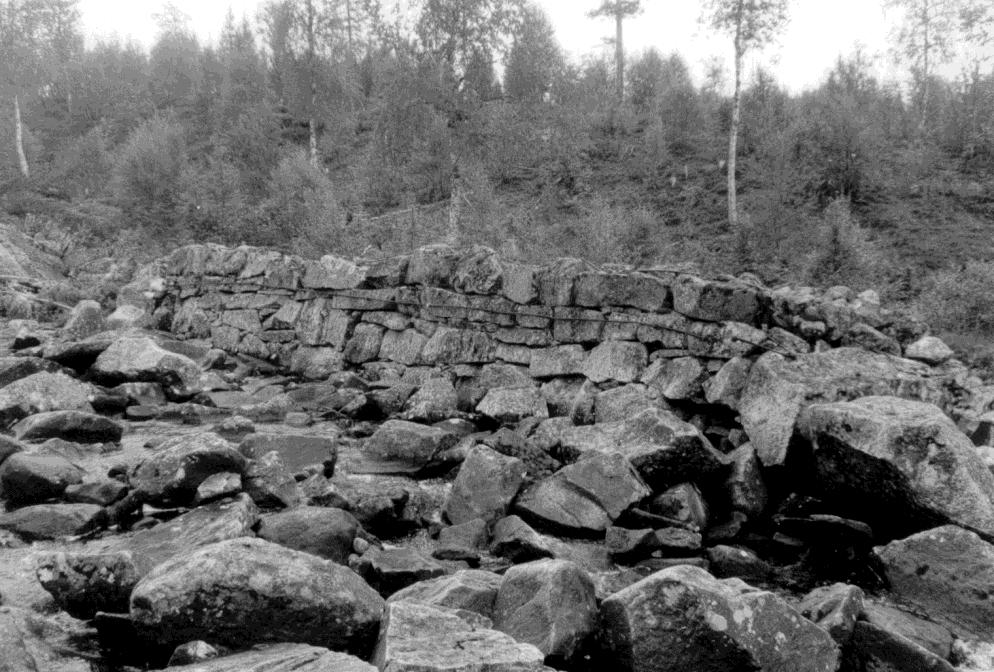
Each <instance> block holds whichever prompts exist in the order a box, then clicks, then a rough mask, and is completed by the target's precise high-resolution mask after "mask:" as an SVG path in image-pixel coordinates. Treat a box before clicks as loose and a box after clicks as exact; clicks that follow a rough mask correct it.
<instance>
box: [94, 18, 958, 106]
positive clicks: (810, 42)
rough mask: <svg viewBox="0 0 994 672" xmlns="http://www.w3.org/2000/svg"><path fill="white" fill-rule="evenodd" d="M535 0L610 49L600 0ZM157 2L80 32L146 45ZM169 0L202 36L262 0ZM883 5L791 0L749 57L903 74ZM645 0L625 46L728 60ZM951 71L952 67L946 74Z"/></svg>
mask: <svg viewBox="0 0 994 672" xmlns="http://www.w3.org/2000/svg"><path fill="white" fill-rule="evenodd" d="M401 1H403V0H401ZM451 1H453V2H457V1H458V0H451ZM537 2H538V4H540V5H541V6H542V7H543V8H544V9H545V10H546V12H548V14H549V16H550V18H551V19H552V22H553V25H554V26H555V28H556V32H557V35H558V37H559V41H560V43H561V44H562V45H563V47H564V48H565V49H566V50H567V51H568V52H569V53H570V54H572V55H573V56H574V57H577V58H578V57H579V56H580V55H582V54H585V53H591V52H594V51H596V50H598V49H609V48H610V47H607V46H605V45H604V43H603V41H602V40H603V38H605V37H610V36H612V35H613V31H614V25H613V22H612V21H610V20H606V19H589V18H587V16H586V14H587V12H588V11H589V10H590V9H592V8H594V7H596V6H597V5H599V4H600V2H599V0H537ZM162 4H163V2H161V1H160V0H81V2H80V8H81V11H82V15H83V27H84V31H85V32H86V34H87V36H88V37H89V38H90V39H91V41H92V40H93V39H96V38H99V37H109V36H112V35H117V36H119V37H121V38H128V37H131V38H134V39H135V40H137V41H138V42H139V43H141V44H144V45H145V46H149V45H150V44H151V43H152V41H153V40H154V37H155V31H156V27H155V21H154V19H153V18H152V17H153V15H154V14H156V13H158V12H159V11H160V9H161V7H162ZM173 4H175V5H176V6H177V7H179V8H180V9H181V10H182V11H184V12H185V13H186V14H188V15H189V16H190V17H191V19H192V22H193V27H194V29H195V30H196V31H197V34H198V35H199V37H200V38H201V39H202V40H203V41H207V42H209V41H212V40H213V39H214V38H215V37H216V36H217V34H218V32H219V31H220V27H221V24H222V21H223V20H224V16H225V14H226V12H227V11H228V8H229V7H230V8H231V9H232V10H233V11H234V12H235V15H236V17H241V16H242V15H246V16H248V17H249V18H250V19H251V18H254V16H255V13H256V9H257V7H258V6H259V4H260V0H173ZM882 4H883V3H882V1H881V0H831V1H830V2H825V1H824V0H793V2H792V7H791V23H790V24H789V26H788V28H787V30H786V31H785V32H784V33H783V35H782V36H781V39H780V41H779V44H778V45H775V46H773V47H771V48H768V49H767V50H765V51H764V52H763V53H760V54H756V55H755V56H754V57H753V58H752V59H751V64H752V65H755V64H757V63H762V64H764V65H766V66H768V67H769V68H770V69H771V70H772V71H773V72H774V74H775V75H776V76H777V78H778V80H779V81H780V82H781V84H783V85H784V86H786V87H787V88H788V89H789V90H791V91H794V92H797V91H801V90H803V89H805V88H809V87H813V86H816V85H817V84H819V83H820V82H821V81H822V80H823V79H824V77H825V74H826V73H827V72H828V70H830V69H831V67H832V65H833V64H834V62H835V60H836V58H837V57H838V56H839V55H840V54H841V55H848V54H850V53H852V51H853V50H854V48H855V47H856V45H857V44H859V45H862V46H863V48H864V51H865V52H866V53H867V54H868V55H870V56H876V57H878V60H877V73H876V74H877V75H878V77H880V78H881V79H885V80H890V79H896V78H900V77H903V76H904V74H903V73H904V70H903V69H902V68H901V67H900V66H898V65H896V64H895V63H894V60H893V57H892V56H891V52H890V42H889V36H890V34H891V31H892V29H893V26H894V25H895V23H896V21H897V20H898V16H897V15H896V14H895V12H893V11H890V12H886V13H885V11H884V10H883V8H882ZM644 5H645V7H646V10H645V12H644V13H642V14H641V15H639V16H637V17H634V18H633V19H630V20H629V21H628V22H626V25H625V42H626V50H627V51H629V52H630V53H631V52H636V51H639V50H642V49H645V48H647V47H656V48H657V49H659V50H660V51H662V52H663V53H664V54H666V53H669V52H672V51H676V52H679V53H680V54H682V55H683V57H684V58H685V59H686V60H687V62H688V64H689V65H690V66H691V69H692V71H693V72H694V73H695V75H697V76H698V78H700V75H701V74H702V73H703V71H704V63H705V62H706V61H707V60H708V59H709V58H711V57H714V56H717V57H720V58H721V59H722V60H723V62H725V63H726V64H730V62H731V54H730V51H731V46H730V40H728V39H726V38H724V37H721V36H717V35H714V34H712V33H710V32H709V31H708V30H706V29H704V28H702V27H701V26H700V25H699V23H698V16H699V13H700V3H699V2H696V1H695V0H645V2H644ZM955 72H956V68H955V67H954V66H951V71H950V73H949V74H955Z"/></svg>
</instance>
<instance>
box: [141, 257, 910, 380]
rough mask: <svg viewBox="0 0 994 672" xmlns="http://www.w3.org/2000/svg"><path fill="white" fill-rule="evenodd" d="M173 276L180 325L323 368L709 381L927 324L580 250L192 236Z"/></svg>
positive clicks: (166, 311) (802, 292) (168, 307)
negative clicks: (521, 255)
mask: <svg viewBox="0 0 994 672" xmlns="http://www.w3.org/2000/svg"><path fill="white" fill-rule="evenodd" d="M161 271H162V273H163V275H164V278H165V279H166V289H165V295H164V297H163V298H160V300H159V305H160V317H161V316H162V315H165V316H167V318H166V319H167V320H171V321H169V322H168V324H169V326H170V329H171V331H173V332H174V333H175V334H177V335H179V336H182V337H189V338H209V339H210V340H211V342H212V343H213V344H214V345H215V346H216V347H218V348H220V349H223V350H225V351H227V352H230V353H240V354H244V355H251V356H254V357H259V358H264V359H267V360H270V361H273V362H277V363H279V364H281V365H284V366H287V367H289V368H291V369H293V370H294V371H296V372H300V373H306V372H309V373H313V374H315V375H317V376H319V375H320V372H321V370H322V369H324V370H328V371H330V370H334V369H336V368H338V367H340V366H342V365H353V366H361V367H364V368H366V369H367V370H369V369H376V368H377V367H382V366H388V365H391V364H396V365H401V366H405V367H408V366H444V365H461V364H466V365H480V364H488V363H494V362H506V363H510V364H516V365H522V366H527V367H529V371H530V373H531V374H532V375H533V376H534V377H537V378H546V377H552V376H564V375H585V376H587V377H588V378H589V379H591V380H593V381H595V382H605V381H609V380H614V381H617V382H621V383H626V382H633V381H637V380H639V379H640V378H642V377H643V376H645V375H646V372H647V370H649V369H652V367H653V366H655V367H656V368H659V367H660V366H663V365H664V364H665V363H667V362H672V361H673V360H679V359H681V358H686V357H693V358H695V359H696V360H697V361H699V362H700V363H701V364H702V365H703V366H704V369H705V371H704V372H703V373H702V375H705V374H707V373H716V372H717V371H718V370H719V369H720V368H721V366H722V364H723V363H724V362H726V361H728V360H731V359H734V358H737V357H751V356H756V355H759V354H762V353H764V352H774V353H779V354H781V355H783V356H785V357H788V358H789V357H794V356H796V355H799V354H803V353H808V352H812V351H815V350H819V351H823V350H827V349H831V348H833V347H839V346H858V347H861V348H863V349H866V350H870V351H875V352H881V353H887V354H891V355H897V356H901V355H908V354H909V353H908V352H907V348H908V347H909V346H910V345H911V344H912V343H914V342H915V341H916V340H917V339H918V337H920V336H921V335H922V334H923V333H924V332H925V328H924V325H921V324H918V323H915V322H913V321H909V320H907V319H904V318H901V317H899V316H897V315H894V314H892V313H890V312H889V311H887V310H885V309H884V308H882V307H881V305H880V302H879V299H878V298H877V296H876V294H875V293H874V292H872V291H871V292H864V293H862V294H859V295H855V294H854V293H853V292H851V291H850V290H848V289H847V288H844V287H839V288H833V289H831V290H828V291H826V292H816V291H815V290H812V289H810V288H784V289H776V290H773V289H769V288H767V287H764V286H762V284H761V283H759V282H758V281H757V280H756V279H755V278H752V277H749V276H748V275H744V276H742V277H740V278H735V277H731V276H725V277H719V278H704V277H700V276H697V275H693V274H689V273H683V272H679V271H674V270H668V269H662V268H654V269H644V270H631V269H621V268H600V267H595V266H593V265H591V264H588V263H586V262H583V261H581V260H578V259H559V260H556V261H554V262H552V263H550V264H548V265H545V266H532V265H526V264H520V263H515V262H509V261H506V260H502V259H500V258H499V257H498V256H497V255H496V254H495V253H494V252H493V251H492V250H489V249H486V248H473V249H469V250H455V249H452V248H450V247H447V246H444V245H436V246H430V247H424V248H421V249H418V250H416V251H415V252H414V253H413V254H411V255H409V256H399V257H391V258H387V259H379V260H373V261H367V262H363V261H359V262H353V261H349V260H346V259H341V258H336V257H330V256H326V257H323V258H322V259H320V260H307V259H302V258H299V257H296V256H291V255H284V254H280V253H277V252H273V251H268V250H262V249H257V248H249V247H238V248H226V247H221V246H215V245H193V246H187V247H184V248H181V249H179V250H177V251H176V252H175V253H173V254H172V255H170V256H169V257H167V258H166V259H164V260H163V262H162V268H161ZM911 355H912V356H913V355H914V353H911ZM661 362H662V364H661Z"/></svg>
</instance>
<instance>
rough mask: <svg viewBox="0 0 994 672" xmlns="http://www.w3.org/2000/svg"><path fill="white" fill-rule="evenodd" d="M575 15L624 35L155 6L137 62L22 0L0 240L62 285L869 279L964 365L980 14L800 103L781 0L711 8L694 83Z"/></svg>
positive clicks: (5, 132)
mask: <svg viewBox="0 0 994 672" xmlns="http://www.w3.org/2000/svg"><path fill="white" fill-rule="evenodd" d="M645 1H646V2H652V1H654V0H645ZM598 2H599V3H600V4H598ZM587 4H589V7H584V8H582V9H578V11H589V20H590V21H599V22H601V24H602V25H603V26H604V30H605V35H609V36H610V37H611V40H612V41H613V46H612V47H611V48H610V49H607V50H603V51H598V52H597V53H593V54H588V55H586V56H584V57H583V58H582V59H575V58H569V57H567V55H566V54H565V52H564V51H563V49H562V48H561V46H560V44H559V42H558V41H557V38H556V35H555V31H554V29H553V26H552V24H551V22H550V20H549V18H548V17H547V16H546V15H545V14H544V13H543V11H542V9H541V8H540V7H539V6H537V5H535V4H532V3H530V2H528V1H527V0H458V1H456V0H410V1H409V2H399V3H389V2H387V1H386V0H384V1H383V2H379V1H378V0H265V1H264V2H261V3H260V6H259V9H258V12H257V14H256V15H254V16H248V17H236V16H235V15H233V14H231V13H230V12H229V15H228V18H227V20H226V21H225V23H224V25H223V26H222V27H220V30H219V33H218V34H219V37H218V39H217V40H216V43H212V44H203V43H201V42H200V41H199V40H198V38H197V37H196V34H195V32H194V30H193V29H192V27H191V25H190V21H189V19H188V17H186V16H184V15H183V14H182V12H180V11H179V10H177V9H176V8H175V7H173V6H170V5H165V6H164V8H163V9H162V11H161V13H160V14H159V15H158V16H157V22H158V26H159V32H158V36H157V38H156V40H155V42H154V44H152V45H151V47H150V48H149V49H148V50H145V49H144V48H143V47H141V46H139V45H138V44H137V43H134V42H128V41H102V42H96V43H94V44H87V42H86V40H85V39H84V36H83V33H82V30H81V27H80V9H79V6H78V0H7V1H6V2H3V3H0V101H2V102H0V222H6V223H9V224H12V225H14V226H16V227H18V228H19V229H20V230H21V231H23V232H25V233H27V234H28V235H30V236H31V237H32V239H33V240H34V241H35V242H36V243H37V244H39V245H43V246H44V247H45V248H46V249H48V250H50V251H52V252H54V253H56V254H57V255H58V256H59V257H60V258H62V259H63V261H64V262H65V264H66V266H67V268H68V269H69V272H70V274H72V273H74V272H79V273H82V272H84V271H86V270H92V269H95V268H97V269H105V268H107V267H108V266H109V265H110V264H112V263H113V264H115V265H125V266H128V265H130V266H131V267H134V266H136V265H138V264H141V263H143V262H145V261H147V260H148V259H150V258H152V257H154V256H156V255H159V254H162V253H164V252H167V251H168V250H170V249H172V248H173V247H175V246H176V245H179V244H183V243H185V242H190V241H217V242H223V243H228V244H238V243H247V244H252V245H264V246H272V247H276V248H280V249H282V250H286V251H291V252H294V253H298V254H302V255H304V256H308V257H316V256H320V255H322V254H326V253H335V254H341V255H347V256H365V257H375V256H383V255H388V254H394V253H399V252H403V251H406V250H409V249H411V248H412V247H415V246H418V245H422V244H425V243H428V242H438V241H445V242H450V243H453V244H459V245H467V244H484V245H488V246H491V247H494V248H495V249H499V250H500V251H501V253H502V254H504V255H506V256H509V257H516V258H521V259H524V260H529V261H545V260H548V259H550V258H552V257H555V256H577V257H583V258H586V259H588V260H590V261H591V262H593V263H598V264H611V263H618V264H630V265H635V266H642V267H645V266H659V265H663V266H693V267H696V268H699V269H701V270H703V271H705V272H707V271H717V272H744V271H748V272H751V273H754V274H755V275H757V276H758V277H759V278H761V279H762V280H764V281H766V282H768V283H771V284H777V283H781V282H794V283H809V284H817V285H821V286H831V285H837V284H845V285H848V286H851V287H853V288H856V289H866V288H874V289H876V290H878V291H879V292H880V293H881V294H885V295H887V297H888V298H889V299H891V300H895V301H901V302H906V303H907V304H908V305H909V306H911V307H913V308H914V309H915V310H918V311H919V312H920V313H921V314H922V316H923V317H925V318H928V319H929V320H931V321H932V323H933V324H935V325H937V326H938V327H939V328H943V329H947V330H952V331H956V332H958V333H959V334H960V336H959V338H960V339H961V340H962V341H963V342H961V343H960V345H963V346H964V347H967V346H971V344H974V345H975V344H978V343H981V342H982V341H984V340H985V339H986V338H987V337H988V336H989V335H990V334H992V333H994V263H991V262H990V261H989V260H990V259H991V258H992V255H994V235H992V233H994V172H992V169H994V65H992V62H991V61H990V60H988V59H985V58H982V55H983V54H984V53H989V52H990V47H991V43H992V39H994V36H992V33H991V27H992V26H994V10H992V8H991V6H990V4H989V3H987V2H983V1H982V0H891V5H892V6H893V8H894V10H895V11H900V12H903V22H902V24H901V27H900V30H899V31H898V32H896V33H895V34H894V36H893V42H894V44H893V52H894V57H895V58H898V59H899V60H900V63H901V67H902V68H903V72H905V73H906V78H905V79H904V80H902V81H895V82H883V81H878V80H877V79H876V78H875V77H874V76H873V74H872V73H873V71H874V68H873V65H874V62H873V59H872V58H871V57H869V56H868V55H867V54H865V53H862V52H860V51H856V52H855V53H850V54H842V55H840V57H839V58H838V61H837V62H836V64H835V66H834V68H833V69H832V70H831V72H830V73H829V74H828V75H827V77H826V78H825V79H824V80H823V81H822V82H821V83H820V84H819V85H818V86H817V87H814V88H811V89H810V90H807V91H805V92H803V93H799V94H790V93H788V92H787V91H786V90H785V89H784V87H783V86H781V85H780V84H779V83H778V82H777V81H776V79H775V77H773V76H772V75H771V74H770V72H769V71H768V70H767V69H764V68H763V67H761V66H755V65H748V67H747V66H746V61H745V60H744V58H743V57H745V56H750V55H753V54H763V53H766V51H775V48H776V40H777V36H778V34H779V32H780V31H781V30H782V28H783V26H784V25H786V22H787V21H789V18H790V11H791V5H792V4H793V3H792V2H790V1H789V0H707V1H705V2H702V3H701V23H702V26H704V27H705V28H706V29H707V30H713V31H716V32H717V33H719V34H721V35H723V36H725V37H726V38H727V40H728V45H729V53H731V54H734V58H733V59H731V62H730V63H727V64H726V63H723V62H718V61H715V62H713V63H711V64H709V68H708V72H707V75H706V77H705V78H704V81H695V80H694V78H693V77H692V76H691V70H690V68H689V66H688V63H687V62H686V61H685V60H684V59H683V58H682V57H681V56H680V55H679V54H676V53H672V54H667V53H661V52H660V51H656V50H648V51H643V52H634V53H633V52H629V51H626V49H625V46H624V41H623V28H624V26H625V24H626V22H629V21H631V20H632V19H633V18H634V17H636V16H637V14H638V13H639V11H640V9H641V5H642V4H643V3H642V2H640V1H639V0H590V2H589V3H587ZM753 61H756V62H762V59H761V58H760V59H751V60H749V61H748V63H749V64H751V63H753ZM954 62H955V63H957V64H958V74H954V75H950V74H949V72H950V68H949V64H950V63H954ZM964 344H965V345H964Z"/></svg>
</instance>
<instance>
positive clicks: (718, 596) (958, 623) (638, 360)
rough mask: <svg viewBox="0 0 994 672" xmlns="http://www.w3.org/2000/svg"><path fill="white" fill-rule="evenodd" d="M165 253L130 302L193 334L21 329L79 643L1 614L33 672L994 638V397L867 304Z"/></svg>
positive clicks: (884, 659) (32, 494)
mask: <svg viewBox="0 0 994 672" xmlns="http://www.w3.org/2000/svg"><path fill="white" fill-rule="evenodd" d="M159 268H160V269H161V270H162V271H163V272H164V277H163V278H162V279H161V280H157V279H155V278H154V277H151V276H150V275H149V274H146V276H148V278H149V286H148V287H146V288H144V289H145V290H147V292H145V294H143V288H141V287H133V288H130V289H129V290H128V291H126V292H124V295H126V296H127V295H135V296H143V295H144V296H146V297H151V299H152V302H151V303H150V305H149V306H148V308H149V314H148V315H147V316H146V318H144V321H145V323H146V325H148V326H170V327H171V328H172V331H173V333H172V334H168V333H165V332H159V331H150V330H142V329H138V328H136V327H134V326H119V327H117V328H115V329H113V330H110V331H106V330H105V331H96V332H93V333H90V332H91V331H92V330H89V329H83V321H82V320H78V321H74V322H71V323H70V324H69V325H67V327H66V328H63V329H62V330H61V331H52V330H50V329H48V328H46V327H44V326H42V325H36V324H30V323H18V324H10V325H8V327H7V329H6V331H4V330H0V337H2V338H6V336H5V334H7V333H8V332H15V331H16V332H18V333H20V334H21V335H23V334H24V332H25V330H27V331H31V332H33V333H34V336H35V338H34V340H33V341H25V340H23V339H22V340H19V341H18V342H17V347H16V352H15V351H14V345H15V344H14V339H13V338H9V339H7V340H6V341H2V342H0V347H3V346H5V347H7V349H8V351H9V352H6V353H4V352H0V424H2V429H3V430H5V431H6V432H7V433H8V435H0V497H2V499H3V501H4V503H5V506H6V510H5V512H3V513H0V530H5V531H7V533H9V534H10V535H11V536H10V537H9V541H7V542H4V543H0V562H3V561H4V559H5V558H4V556H5V554H16V553H22V554H23V553H25V547H24V544H28V543H36V544H38V546H37V547H36V548H35V549H34V551H33V552H31V553H30V555H29V556H17V557H25V558H27V557H30V563H31V566H32V569H33V573H34V577H33V580H34V581H36V582H37V585H40V586H41V587H42V588H43V589H44V591H45V594H46V595H48V598H47V599H48V600H51V601H52V603H54V605H55V606H56V607H58V608H59V609H61V610H63V611H64V612H66V613H67V614H68V616H65V617H64V618H65V619H68V620H67V622H68V623H70V625H66V624H65V623H62V624H61V625H60V627H61V630H59V632H65V631H66V629H67V628H68V630H69V634H71V635H72V638H71V641H73V642H75V643H74V644H73V645H72V646H70V647H68V648H74V649H77V653H79V654H80V655H82V656H83V658H73V657H72V656H71V655H68V654H67V653H66V649H67V647H66V646H65V644H64V643H63V642H59V643H57V645H56V640H57V638H56V637H54V636H52V635H51V634H50V635H49V636H41V637H40V638H39V635H38V633H39V632H40V631H44V630H45V629H44V628H39V627H22V626H21V625H18V623H20V621H19V620H18V619H22V620H23V618H28V617H30V613H29V612H26V611H17V610H18V609H21V610H25V609H30V608H32V604H31V603H30V602H25V603H22V602H18V603H13V602H9V601H8V603H7V604H8V607H6V608H8V609H12V610H13V611H9V612H8V611H2V610H0V619H5V618H6V619H8V620H10V621H11V623H12V625H11V627H10V628H8V629H6V630H5V629H4V628H2V627H0V655H3V654H7V653H8V652H9V655H3V657H0V660H4V661H8V660H9V661H14V662H13V663H7V664H8V666H10V665H14V667H12V668H11V669H13V670H16V671H17V672H27V671H30V670H41V669H53V670H63V669H65V670H70V669H77V668H73V667H72V665H73V661H74V660H75V661H77V662H78V661H80V660H83V659H100V660H101V661H103V664H107V665H118V666H120V665H125V666H128V665H130V666H137V667H141V666H149V665H152V666H157V667H162V666H168V667H169V669H177V670H182V669H188V670H202V671H204V672H219V671H225V670H263V669H265V670H283V669H286V670H290V669H294V670H314V671H315V672H317V671H318V670H325V669H336V670H338V669H341V670H352V669H355V670H369V669H373V668H374V667H375V668H377V669H380V670H383V671H391V672H392V671H399V670H419V671H432V670H439V671H441V670H467V671H468V670H482V669H486V670H495V671H501V670H547V669H550V668H556V669H566V670H577V671H580V670H596V669H604V667H606V666H609V665H610V666H612V667H617V668H619V669H623V670H638V671H656V670H696V669H702V670H704V669H715V670H717V669H722V670H724V669H729V670H738V669H742V670H777V671H780V670H818V671H822V670H825V671H834V670H840V669H841V670H846V671H847V672H862V671H870V670H879V669H902V670H903V669H908V670H917V669H922V670H925V669H929V670H932V669H935V670H947V669H955V668H954V666H957V665H958V666H960V669H984V667H983V660H984V657H985V656H991V655H994V632H992V631H991V626H990V624H991V623H992V622H994V597H992V596H994V472H992V471H991V468H990V467H989V466H988V465H987V464H986V463H985V462H984V460H983V457H982V455H983V451H982V449H981V448H980V447H978V446H977V445H975V444H976V443H980V442H982V441H981V439H982V438H983V437H984V436H989V434H985V433H984V432H983V431H982V427H983V422H984V421H983V420H982V418H983V415H984V413H985V412H987V411H989V410H990V409H989V408H987V406H989V405H990V404H991V403H992V402H994V394H988V393H987V390H986V388H984V387H983V386H982V385H980V384H979V381H975V380H973V379H972V378H971V376H970V375H969V372H968V371H966V369H965V368H964V367H963V366H962V365H960V364H958V363H957V362H956V361H955V360H954V359H952V353H951V352H949V351H948V349H947V348H944V346H943V344H942V343H941V341H938V339H935V338H934V337H931V336H928V335H926V331H925V329H924V327H923V326H922V325H918V324H915V323H913V322H910V321H908V320H904V319H903V318H900V317H899V316H897V315H893V314H891V313H889V312H888V311H886V310H884V309H882V308H881V307H880V306H879V303H878V302H877V301H875V297H874V296H873V295H872V294H871V293H864V294H861V295H858V296H855V295H853V294H852V293H851V292H848V291H847V290H844V288H834V289H832V290H829V291H827V292H822V293H818V292H814V291H813V290H807V289H800V290H798V289H782V290H771V289H768V288H765V287H763V286H761V285H760V284H759V283H757V282H754V281H752V280H750V279H748V278H719V279H705V278H700V277H695V276H691V275H686V274H679V273H674V272H669V271H664V270H661V269H650V270H647V271H631V270H627V271H626V270H623V269H598V268H593V267H591V266H589V265H587V264H584V263H583V262H580V261H577V260H560V261H559V262H556V263H554V264H551V265H550V266H548V267H542V268H533V267H528V266H524V265H521V264H512V263H509V262H505V261H503V260H500V259H499V258H497V257H496V255H494V254H493V253H492V252H490V251H488V250H484V249H482V248H477V249H473V250H469V251H456V250H451V249H449V248H446V247H443V246H434V247H429V248H424V249H421V250H418V251H417V252H415V253H414V254H412V255H411V256H410V257H405V258H397V259H388V260H379V261H376V262H362V263H354V262H350V261H346V260H342V259H335V258H332V257H325V258H323V259H321V260H319V261H305V260H301V259H297V258H295V257H288V256H285V255H281V254H278V253H275V252H268V251H263V250H256V249H251V248H237V249H226V248H220V247H213V246H194V247H189V248H183V249H182V250H180V251H178V252H177V253H175V254H173V255H171V256H170V257H169V258H168V259H166V260H163V261H162V262H161V264H160V266H159ZM84 313H86V314H89V313H87V311H83V310H81V311H80V314H84ZM91 317H92V315H91ZM97 317H100V318H101V319H97V320H92V322H93V323H94V324H99V325H100V327H101V328H105V327H107V326H108V323H107V321H106V320H103V319H102V316H97ZM29 342H34V343H36V345H27V343H29ZM985 399H986V401H985ZM964 430H967V431H968V433H969V436H968V434H967V433H964ZM971 438H972V440H971ZM3 539H7V538H0V541H2V540H3ZM4 546H9V547H10V548H5V547H4ZM9 557H11V558H12V557H14V555H10V556H9ZM7 580H8V579H7V578H5V574H4V572H3V571H0V593H2V594H4V595H6V594H7V593H8V592H9V593H10V594H11V595H14V596H17V595H20V594H21V593H23V592H25V591H27V590H28V589H27V588H26V587H25V586H24V585H23V584H21V583H17V582H16V581H14V580H13V579H10V580H11V581H14V583H13V584H12V585H13V589H10V588H8V586H7V584H5V583H4V582H5V581H7ZM49 611H51V609H49ZM25 614H27V615H25ZM70 616H71V617H72V618H71V619H70V618H69V617H70ZM74 619H78V620H74ZM49 630H51V631H55V630H56V628H55V626H54V625H53V626H51V627H50V628H49ZM80 642H85V643H86V644H85V646H87V647H89V649H88V650H84V651H78V649H79V648H80V647H81V646H84V644H81V643H80ZM60 652H61V653H60ZM21 661H23V662H21ZM42 661H48V662H45V663H43V662H42ZM51 661H56V662H54V663H52V662H51ZM45 664H48V665H49V666H48V667H43V665H45Z"/></svg>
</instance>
